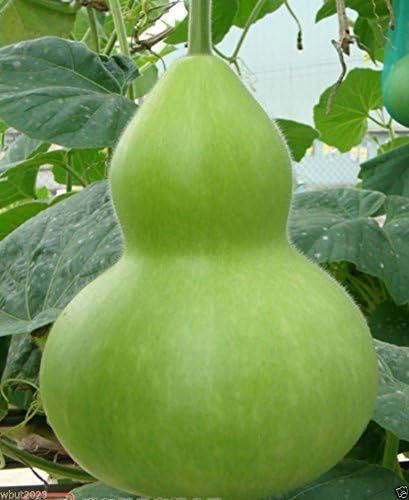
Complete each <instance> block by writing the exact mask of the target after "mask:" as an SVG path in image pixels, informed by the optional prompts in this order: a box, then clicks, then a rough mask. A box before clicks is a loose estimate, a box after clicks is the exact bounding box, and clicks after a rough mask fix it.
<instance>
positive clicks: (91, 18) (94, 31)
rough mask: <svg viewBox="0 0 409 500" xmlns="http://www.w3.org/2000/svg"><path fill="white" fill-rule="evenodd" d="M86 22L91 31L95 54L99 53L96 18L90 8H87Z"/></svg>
mask: <svg viewBox="0 0 409 500" xmlns="http://www.w3.org/2000/svg"><path fill="white" fill-rule="evenodd" d="M87 14H88V22H89V27H90V30H91V35H92V41H93V42H94V49H95V52H98V53H99V38H98V28H97V18H96V16H95V10H94V9H93V8H92V7H87Z"/></svg>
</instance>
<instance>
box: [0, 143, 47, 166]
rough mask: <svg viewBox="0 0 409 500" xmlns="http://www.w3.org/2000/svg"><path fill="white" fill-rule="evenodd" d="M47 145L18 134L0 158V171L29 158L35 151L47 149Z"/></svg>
mask: <svg viewBox="0 0 409 500" xmlns="http://www.w3.org/2000/svg"><path fill="white" fill-rule="evenodd" d="M48 147H49V145H48V144H44V143H42V142H41V141H37V140H36V139H31V138H30V137H27V136H26V135H20V136H19V137H17V139H16V140H15V141H13V142H12V143H11V144H10V146H9V147H8V148H7V150H6V153H5V155H4V156H3V157H2V158H1V159H0V172H4V171H5V170H7V169H8V168H10V166H12V165H15V164H16V163H19V162H21V161H23V160H26V159H27V158H30V157H31V156H33V155H34V154H35V153H40V152H41V153H42V152H45V151H47V149H48Z"/></svg>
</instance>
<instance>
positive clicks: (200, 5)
mask: <svg viewBox="0 0 409 500" xmlns="http://www.w3.org/2000/svg"><path fill="white" fill-rule="evenodd" d="M211 11H212V2H211V0H191V2H190V12H189V55H195V54H208V55H209V54H211V53H212V49H211V47H212V43H211V40H212V34H211V27H212V22H211Z"/></svg>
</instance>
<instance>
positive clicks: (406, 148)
mask: <svg viewBox="0 0 409 500" xmlns="http://www.w3.org/2000/svg"><path fill="white" fill-rule="evenodd" d="M359 177H360V178H361V179H362V187H364V188H365V189H374V190H376V191H382V192H383V193H386V194H396V195H402V196H409V144H406V145H403V146H401V147H399V148H396V149H392V150H390V151H388V152H386V153H384V154H382V155H380V156H375V158H372V159H371V160H369V161H367V162H365V163H363V164H362V165H361V171H360V173H359Z"/></svg>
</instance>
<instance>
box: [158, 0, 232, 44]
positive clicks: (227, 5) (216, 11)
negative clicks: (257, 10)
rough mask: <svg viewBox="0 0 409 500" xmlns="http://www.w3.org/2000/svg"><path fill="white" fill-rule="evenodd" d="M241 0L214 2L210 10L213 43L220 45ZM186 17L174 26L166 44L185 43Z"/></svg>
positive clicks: (215, 0) (219, 0)
mask: <svg viewBox="0 0 409 500" xmlns="http://www.w3.org/2000/svg"><path fill="white" fill-rule="evenodd" d="M240 2H241V0H214V1H213V8H212V37H213V43H214V44H217V43H220V42H221V41H222V40H223V38H224V37H225V36H226V34H227V32H228V31H229V30H230V28H231V26H232V24H233V21H234V18H235V16H236V13H237V12H238V8H239V4H240ZM188 24H189V23H188V16H186V17H185V18H184V19H183V21H181V22H180V23H179V24H177V25H176V28H175V31H174V32H173V33H172V34H170V35H169V36H168V37H167V38H166V43H170V44H172V45H176V44H178V43H185V42H187V38H188Z"/></svg>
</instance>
